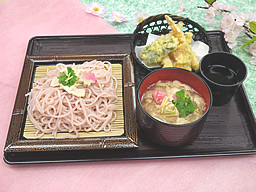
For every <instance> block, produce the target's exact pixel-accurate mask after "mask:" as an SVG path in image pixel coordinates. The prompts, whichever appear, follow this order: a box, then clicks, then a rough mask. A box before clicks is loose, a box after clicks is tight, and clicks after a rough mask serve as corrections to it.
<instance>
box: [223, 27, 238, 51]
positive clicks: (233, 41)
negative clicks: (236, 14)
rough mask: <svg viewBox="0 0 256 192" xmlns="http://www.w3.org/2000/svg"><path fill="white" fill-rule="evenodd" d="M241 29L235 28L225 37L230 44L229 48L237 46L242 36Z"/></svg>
mask: <svg viewBox="0 0 256 192" xmlns="http://www.w3.org/2000/svg"><path fill="white" fill-rule="evenodd" d="M240 32H241V29H240V28H238V27H235V28H233V30H231V31H228V32H227V33H226V34H225V35H224V38H225V40H226V41H227V42H228V46H229V48H230V49H232V48H234V47H236V46H237V41H236V38H237V37H238V35H239V34H240Z"/></svg>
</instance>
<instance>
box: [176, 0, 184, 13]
mask: <svg viewBox="0 0 256 192" xmlns="http://www.w3.org/2000/svg"><path fill="white" fill-rule="evenodd" d="M183 2H184V0H179V3H178V11H177V15H179V16H181V15H182V13H183V11H184V7H183Z"/></svg>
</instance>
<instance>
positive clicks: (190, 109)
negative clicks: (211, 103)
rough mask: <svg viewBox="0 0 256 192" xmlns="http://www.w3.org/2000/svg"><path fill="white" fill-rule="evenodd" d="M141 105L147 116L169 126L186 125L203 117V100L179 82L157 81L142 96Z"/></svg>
mask: <svg viewBox="0 0 256 192" xmlns="http://www.w3.org/2000/svg"><path fill="white" fill-rule="evenodd" d="M141 104H142V106H143V108H144V109H145V110H146V111H147V113H148V114H149V115H151V116H152V117H154V118H155V119H158V120H159V121H163V122H165V123H169V124H187V123H191V122H193V121H196V120H197V119H199V118H200V117H201V116H203V114H204V112H205V110H206V104H205V101H204V99H203V98H202V97H201V96H200V95H199V94H198V93H197V92H196V91H195V90H194V89H192V88H191V87H190V86H188V85H186V84H183V83H181V82H180V81H177V80H175V81H158V82H157V83H156V84H154V85H152V86H151V87H149V88H148V89H147V90H146V91H145V93H144V94H143V96H142V99H141Z"/></svg>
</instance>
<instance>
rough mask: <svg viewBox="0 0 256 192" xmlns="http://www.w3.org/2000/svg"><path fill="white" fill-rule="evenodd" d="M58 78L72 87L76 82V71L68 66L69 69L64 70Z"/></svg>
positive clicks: (60, 81)
mask: <svg viewBox="0 0 256 192" xmlns="http://www.w3.org/2000/svg"><path fill="white" fill-rule="evenodd" d="M58 79H59V83H60V84H62V85H64V86H68V87H71V86H72V85H74V84H75V82H76V79H77V76H76V73H75V71H74V70H73V69H72V68H71V67H67V71H66V70H65V71H63V72H62V73H61V75H60V76H59V77H58Z"/></svg>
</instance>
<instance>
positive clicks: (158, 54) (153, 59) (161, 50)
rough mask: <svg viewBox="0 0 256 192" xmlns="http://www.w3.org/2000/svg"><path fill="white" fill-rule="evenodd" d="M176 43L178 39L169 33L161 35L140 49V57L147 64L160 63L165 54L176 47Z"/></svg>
mask: <svg viewBox="0 0 256 192" xmlns="http://www.w3.org/2000/svg"><path fill="white" fill-rule="evenodd" d="M178 43H179V41H178V39H177V38H176V37H174V36H173V35H171V34H170V33H168V34H166V35H161V36H160V37H158V38H157V39H156V40H155V41H153V42H152V43H150V44H148V45H146V47H145V48H143V49H142V50H141V52H140V57H141V58H142V59H143V61H144V62H145V64H146V65H148V66H150V65H154V64H157V63H160V62H161V61H162V59H163V58H164V57H165V56H167V55H168V54H169V53H170V52H171V51H173V50H175V49H176V48H177V45H178Z"/></svg>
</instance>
